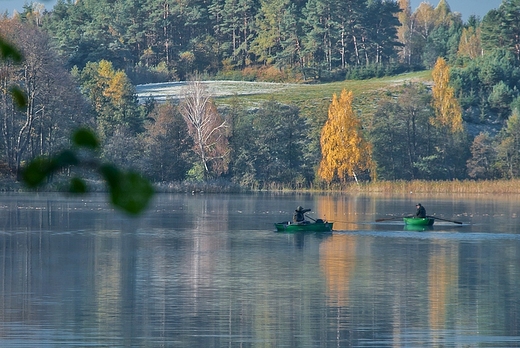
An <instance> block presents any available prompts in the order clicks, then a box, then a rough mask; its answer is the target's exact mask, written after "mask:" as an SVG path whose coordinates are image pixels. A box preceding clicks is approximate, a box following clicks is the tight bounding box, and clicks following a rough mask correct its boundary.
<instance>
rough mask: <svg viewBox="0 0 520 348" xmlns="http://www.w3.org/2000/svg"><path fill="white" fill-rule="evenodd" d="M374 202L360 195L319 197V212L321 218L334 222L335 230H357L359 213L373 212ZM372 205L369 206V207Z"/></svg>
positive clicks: (317, 200)
mask: <svg viewBox="0 0 520 348" xmlns="http://www.w3.org/2000/svg"><path fill="white" fill-rule="evenodd" d="M373 202H374V200H368V199H366V198H364V197H362V196H358V195H352V196H350V195H338V196H332V197H331V196H318V197H317V198H316V204H317V211H318V212H319V213H320V217H321V218H324V219H325V220H327V221H331V222H334V230H336V231H345V230H347V231H348V230H353V229H357V228H358V225H357V223H358V222H359V221H358V220H359V218H360V217H361V216H363V215H362V214H361V215H360V214H358V213H359V212H363V213H366V212H368V211H373V210H374V209H373V207H372V206H373V204H374V203H373ZM368 204H370V205H369V206H367V205H368Z"/></svg>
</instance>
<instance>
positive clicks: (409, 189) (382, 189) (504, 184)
mask: <svg viewBox="0 0 520 348" xmlns="http://www.w3.org/2000/svg"><path fill="white" fill-rule="evenodd" d="M344 189H345V190H346V191H349V192H370V193H392V194H405V193H422V194H436V193H464V194H520V179H512V180H482V181H474V180H462V181H460V180H453V181H425V180H414V181H377V182H371V183H363V184H360V185H356V184H351V185H349V186H348V187H345V188H344Z"/></svg>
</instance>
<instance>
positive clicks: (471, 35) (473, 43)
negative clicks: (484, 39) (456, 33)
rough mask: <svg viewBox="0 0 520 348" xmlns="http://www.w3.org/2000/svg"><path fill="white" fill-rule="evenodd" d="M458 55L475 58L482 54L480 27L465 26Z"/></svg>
mask: <svg viewBox="0 0 520 348" xmlns="http://www.w3.org/2000/svg"><path fill="white" fill-rule="evenodd" d="M457 56H458V57H468V58H470V59H475V58H477V57H479V56H482V46H481V44H480V28H477V29H475V28H474V27H469V28H463V29H462V34H461V35H460V40H459V48H458V50H457Z"/></svg>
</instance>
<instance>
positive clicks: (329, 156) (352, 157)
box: [318, 89, 373, 183]
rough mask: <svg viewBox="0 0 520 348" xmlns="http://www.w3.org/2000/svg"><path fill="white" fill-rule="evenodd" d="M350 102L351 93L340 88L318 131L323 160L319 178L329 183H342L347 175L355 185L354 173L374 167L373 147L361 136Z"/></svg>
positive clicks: (359, 124) (355, 176)
mask: <svg viewBox="0 0 520 348" xmlns="http://www.w3.org/2000/svg"><path fill="white" fill-rule="evenodd" d="M352 100H353V94H352V91H349V92H347V91H346V90H345V89H343V91H341V95H340V97H339V99H338V97H337V96H336V94H334V95H333V97H332V103H331V104H330V106H329V113H328V119H327V122H326V123H325V126H324V127H323V129H322V130H321V138H320V144H321V154H322V159H321V162H320V166H319V169H318V175H319V177H320V178H321V179H323V180H325V181H327V182H328V183H331V182H332V181H333V180H334V179H335V178H336V179H339V180H340V181H341V182H343V183H344V182H345V181H346V180H347V178H348V177H349V176H353V177H354V179H355V180H356V182H357V175H356V171H363V170H368V169H371V168H373V165H372V147H371V145H370V144H369V143H368V142H367V141H366V140H365V139H364V137H363V133H362V127H361V122H360V121H359V119H358V118H357V117H356V115H355V114H354V111H353V109H352Z"/></svg>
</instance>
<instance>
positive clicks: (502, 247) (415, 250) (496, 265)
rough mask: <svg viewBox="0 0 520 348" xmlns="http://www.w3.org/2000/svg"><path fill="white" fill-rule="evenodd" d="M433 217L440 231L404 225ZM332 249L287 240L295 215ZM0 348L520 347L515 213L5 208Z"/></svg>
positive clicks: (392, 202)
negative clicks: (417, 215) (321, 223)
mask: <svg viewBox="0 0 520 348" xmlns="http://www.w3.org/2000/svg"><path fill="white" fill-rule="evenodd" d="M418 202H420V203H423V205H424V206H425V207H426V209H427V213H428V215H435V216H437V217H439V218H443V219H447V220H453V221H459V222H462V224H456V223H452V222H447V221H441V220H436V222H435V225H434V226H433V228H432V229H428V230H425V231H422V230H407V229H405V228H404V226H403V223H402V222H401V221H399V220H389V221H385V222H379V223H376V222H375V220H376V219H379V218H385V217H387V218H388V217H391V216H400V215H403V214H405V215H407V214H409V213H413V212H414V210H415V204H416V203H418ZM298 205H302V206H304V207H310V208H312V209H313V211H312V213H310V214H309V216H311V217H313V218H324V219H327V220H329V221H334V222H335V224H334V232H333V233H321V234H320V233H318V234H316V233H306V234H305V233H292V234H286V233H277V232H274V225H273V223H274V222H279V221H284V220H287V219H290V218H291V216H292V212H293V210H294V208H295V207H297V206H298ZM0 207H1V210H0V217H1V220H0V223H1V224H2V227H1V228H0V267H1V268H0V276H1V280H0V281H1V284H0V347H44V348H45V347H520V226H519V221H518V220H519V214H520V197H518V196H512V197H508V196H455V195H453V196H427V197H422V196H421V197H419V196H417V195H413V194H410V195H407V196H402V197H401V196H399V197H395V196H394V197H392V196H384V195H371V196H364V195H347V194H345V195H339V194H338V195H333V194H330V195H317V194H315V195H311V194H268V193H265V194H255V195H209V194H207V195H206V194H204V195H201V194H197V195H191V194H179V195H169V194H168V195H167V194H159V195H157V196H156V197H155V201H154V203H153V205H152V206H151V207H150V209H149V211H147V212H146V213H145V214H144V215H143V216H141V217H139V218H128V217H126V216H124V215H122V214H120V213H117V212H114V211H113V210H112V209H111V208H110V207H109V206H108V205H107V204H106V202H105V197H104V196H103V195H95V196H87V197H83V198H66V197H64V196H60V195H55V194H38V195H35V194H3V195H1V196H0Z"/></svg>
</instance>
